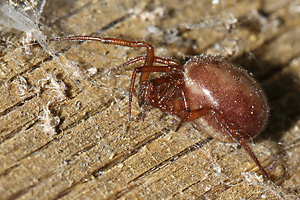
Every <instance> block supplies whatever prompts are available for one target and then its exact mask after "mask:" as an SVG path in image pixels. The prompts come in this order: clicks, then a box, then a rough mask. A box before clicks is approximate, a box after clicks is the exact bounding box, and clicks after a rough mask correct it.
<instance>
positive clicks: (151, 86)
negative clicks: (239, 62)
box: [51, 36, 269, 179]
mask: <svg viewBox="0 0 300 200" xmlns="http://www.w3.org/2000/svg"><path fill="white" fill-rule="evenodd" d="M60 40H93V41H99V42H101V43H105V44H113V45H119V46H128V47H138V48H140V47H145V48H147V54H146V55H145V56H138V57H135V58H133V59H130V60H128V61H127V62H125V63H123V64H122V65H120V66H117V67H115V68H113V70H118V69H120V68H122V67H125V66H127V65H130V64H133V63H136V62H138V61H142V60H144V61H145V62H144V65H143V66H142V67H136V68H135V69H134V71H133V74H132V79H131V86H130V93H129V120H130V119H131V104H132V95H133V89H134V83H135V80H136V75H137V73H140V74H141V75H140V90H139V93H138V102H139V105H140V107H144V111H143V117H144V116H145V113H146V110H147V107H148V106H149V105H150V106H152V107H155V108H159V109H160V110H161V111H163V112H169V113H170V114H172V115H176V116H177V117H179V118H180V120H181V122H180V124H179V126H178V127H177V129H176V130H178V129H179V127H180V126H181V124H182V123H183V122H187V121H194V123H195V124H196V125H197V126H199V127H200V128H201V129H203V130H205V131H206V132H207V133H209V134H210V135H212V136H214V137H216V138H218V139H221V140H223V141H233V140H235V141H236V142H238V143H239V144H240V145H242V146H243V147H244V148H245V149H246V151H247V152H248V153H249V154H250V156H251V157H252V159H253V160H254V161H255V163H256V164H257V166H258V167H259V168H260V170H261V172H262V174H263V175H264V176H265V177H266V178H267V179H269V176H268V174H267V172H266V171H265V170H264V168H263V167H262V165H261V164H260V162H259V160H258V159H257V157H256V156H255V155H254V153H253V152H252V150H251V149H250V148H249V146H248V145H247V143H246V139H251V138H253V137H255V136H257V135H258V134H260V133H261V132H262V131H263V129H264V128H265V126H266V123H267V119H268V104H267V100H266V98H265V94H264V92H263V90H262V89H261V87H260V86H259V85H258V84H257V82H256V81H255V80H254V78H253V77H252V76H250V75H249V74H248V73H247V72H246V71H245V70H243V69H241V68H240V67H237V66H235V65H234V64H232V63H231V62H229V61H226V60H224V59H223V58H220V57H217V56H212V55H200V56H195V57H193V58H191V59H190V60H189V61H188V62H187V63H186V64H185V65H184V66H183V67H182V66H181V65H180V64H179V63H178V62H176V61H174V60H171V59H165V58H161V57H156V56H154V48H153V46H152V45H151V44H149V43H147V42H144V41H137V42H133V41H127V40H121V39H115V38H102V37H92V36H73V37H57V38H53V39H51V41H60ZM158 64H159V65H158ZM151 72H168V73H166V74H165V75H163V76H161V77H159V78H155V79H151V80H149V79H150V78H149V76H150V73H151Z"/></svg>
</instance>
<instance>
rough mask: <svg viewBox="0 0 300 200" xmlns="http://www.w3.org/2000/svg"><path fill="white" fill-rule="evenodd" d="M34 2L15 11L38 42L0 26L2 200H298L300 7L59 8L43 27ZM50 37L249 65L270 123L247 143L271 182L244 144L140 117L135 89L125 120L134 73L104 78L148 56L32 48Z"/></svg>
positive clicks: (281, 0)
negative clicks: (119, 42)
mask: <svg viewBox="0 0 300 200" xmlns="http://www.w3.org/2000/svg"><path fill="white" fill-rule="evenodd" d="M10 2H12V1H10ZM17 2H19V1H17ZM32 2H35V1H32ZM213 2H215V4H213ZM25 4H26V1H25ZM26 5H27V4H26ZM19 6H20V5H19ZM27 6H28V5H27ZM32 6H33V7H30V6H29V7H26V6H23V7H22V8H20V7H15V8H14V9H15V10H16V11H17V12H18V13H20V14H21V15H20V16H17V17H18V18H22V17H23V18H25V19H26V18H28V17H29V18H30V19H31V20H32V23H33V24H34V23H36V22H38V21H39V22H40V24H39V25H40V30H41V31H42V32H41V33H38V34H37V32H36V31H38V26H36V27H35V26H33V27H35V28H33V30H31V29H28V30H25V31H24V30H22V29H21V28H22V27H23V28H24V26H23V25H22V23H23V22H21V20H19V21H20V24H18V25H16V26H12V24H10V25H6V26H4V25H3V26H0V28H1V37H2V38H1V54H0V55H1V58H0V69H1V70H0V78H1V80H0V83H1V85H0V97H1V102H0V199H297V198H300V195H299V193H300V167H299V163H300V130H299V125H300V121H299V117H300V115H299V114H300V37H299V35H300V10H299V7H300V3H299V1H297V0H294V1H287V0H277V1H273V0H264V1H262V0H261V1H259V0H254V1H250V0H249V1H234V0H228V1H220V2H218V1H196V0H195V1H192V0H185V1H180V0H173V1H170V0H157V1H150V0H139V1H137V0H136V1H132V0H111V1H101V0H83V1H82V0H80V1H75V0H65V1H61V0H51V1H50V0H49V1H47V2H46V5H45V7H44V9H43V12H42V13H41V16H42V18H39V17H37V18H36V19H37V21H34V18H31V17H32V16H35V15H34V12H30V11H32V8H34V9H33V10H35V11H38V9H39V6H40V4H38V5H34V4H32ZM2 7H3V5H2ZM25 8H29V9H27V10H26V9H25ZM22 9H23V11H24V10H26V12H27V14H28V15H26V14H25V11H24V12H21V11H22ZM30 9H31V10H30ZM35 13H37V12H35ZM6 17H8V16H6ZM0 18H1V21H2V23H3V20H4V19H5V16H4V15H0ZM8 18H9V17H8ZM24 23H25V22H24ZM29 24H30V23H29ZM26 27H30V26H28V25H26V26H25V28H26ZM13 28H14V29H13ZM18 29H19V30H18ZM30 32H31V33H36V35H35V34H32V35H30V34H29V33H30ZM42 33H43V34H45V35H46V36H47V37H48V38H50V37H53V36H62V35H63V36H67V35H82V34H85V35H100V36H110V37H116V38H122V39H128V40H146V41H148V42H150V43H151V44H153V45H154V46H155V51H156V55H159V56H162V57H173V58H174V59H177V60H178V61H180V62H184V61H186V60H187V59H188V58H189V56H192V55H198V54H201V53H218V54H220V55H222V56H225V57H226V58H227V59H229V60H232V61H233V62H235V63H237V64H240V65H243V66H244V67H245V68H246V69H247V70H249V71H250V72H251V73H253V75H254V77H255V78H257V80H258V81H259V82H260V83H261V85H262V87H263V88H264V90H265V92H266V94H267V96H268V100H269V102H270V108H271V110H270V121H269V125H268V128H267V129H266V131H265V132H264V133H263V134H262V135H260V136H259V137H257V138H256V139H254V140H253V141H252V142H251V141H250V142H249V145H250V147H251V148H252V150H253V151H254V152H255V154H256V155H257V156H258V158H259V160H260V161H261V163H262V164H263V166H264V167H265V168H266V169H267V170H268V172H269V173H270V174H271V177H272V180H273V182H274V183H271V182H266V181H264V180H263V179H262V177H261V176H260V171H259V169H258V168H257V166H256V165H255V164H254V163H253V161H252V160H251V158H250V157H249V156H248V154H247V153H246V151H245V150H244V149H243V148H240V147H238V145H236V144H226V143H222V142H219V141H218V140H217V139H215V138H211V137H210V136H209V135H207V134H205V133H204V132H202V131H201V130H198V129H197V128H196V127H194V125H193V124H192V123H185V124H184V125H183V126H182V127H181V128H180V130H179V131H177V132H175V131H174V130H175V128H176V125H177V123H178V119H176V118H175V117H173V116H170V115H169V114H163V113H161V112H160V111H159V110H158V109H152V110H151V111H149V112H148V113H147V117H146V119H145V120H144V121H142V120H140V117H141V112H142V110H141V109H140V108H139V107H138V104H137V99H136V91H135V97H134V103H133V117H135V120H134V121H133V122H131V123H130V124H128V122H127V120H128V116H127V113H128V89H129V84H130V79H131V73H132V67H128V68H126V69H122V70H120V71H118V72H116V73H113V74H110V75H108V74H107V73H108V71H109V69H112V68H113V67H114V66H116V65H119V64H121V63H123V62H124V61H126V60H127V59H129V58H132V57H134V56H137V55H140V54H143V53H145V51H144V49H131V48H127V47H115V46H111V45H101V44H99V43H96V42H51V43H43V44H45V45H44V47H42V46H41V45H30V46H28V45H26V44H28V43H30V42H32V41H34V40H35V39H38V38H37V35H40V34H42ZM26 39H27V40H28V41H26ZM40 41H42V40H40ZM49 48H51V49H52V50H50V49H49ZM51 51H52V52H51ZM50 54H52V56H51V55H50Z"/></svg>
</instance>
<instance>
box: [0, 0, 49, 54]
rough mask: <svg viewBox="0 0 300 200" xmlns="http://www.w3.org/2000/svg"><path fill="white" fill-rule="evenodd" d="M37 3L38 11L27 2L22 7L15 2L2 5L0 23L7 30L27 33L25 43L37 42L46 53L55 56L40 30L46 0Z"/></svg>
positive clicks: (0, 6) (0, 7) (0, 4)
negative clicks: (11, 29) (12, 29)
mask: <svg viewBox="0 0 300 200" xmlns="http://www.w3.org/2000/svg"><path fill="white" fill-rule="evenodd" d="M35 2H36V6H39V8H38V9H36V8H35V7H33V6H34V5H32V4H29V3H27V4H26V2H25V3H24V4H25V6H20V5H19V4H17V3H13V2H10V4H8V3H6V2H4V3H0V23H1V24H2V25H4V26H5V27H7V28H14V29H17V30H19V31H23V32H25V33H26V36H27V38H26V39H25V42H30V41H31V40H35V41H37V42H38V43H39V44H40V45H41V46H42V47H43V49H44V50H45V51H46V52H48V53H49V54H51V56H54V54H53V53H52V50H51V49H50V48H49V46H48V45H47V43H46V36H45V35H44V34H43V33H42V32H41V31H40V29H39V20H40V17H41V14H42V12H43V8H44V5H45V3H46V0H42V1H40V2H41V3H40V4H38V3H37V1H35Z"/></svg>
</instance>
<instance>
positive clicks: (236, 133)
mask: <svg viewBox="0 0 300 200" xmlns="http://www.w3.org/2000/svg"><path fill="white" fill-rule="evenodd" d="M190 112H191V113H190V115H189V117H188V118H185V119H183V120H185V121H193V120H195V119H198V118H199V117H202V116H204V115H207V114H208V113H212V114H213V115H214V116H215V118H216V120H217V121H218V123H220V124H221V125H222V126H223V127H224V128H225V129H226V132H227V134H228V135H230V136H231V137H232V138H233V139H234V140H235V141H236V142H238V143H239V144H240V145H242V146H243V147H244V148H245V150H246V151H247V152H248V154H249V155H250V156H251V158H252V160H253V161H254V162H255V163H256V165H257V166H258V167H259V169H260V171H261V172H262V173H263V175H264V177H265V178H266V179H268V180H269V179H270V178H269V175H268V173H267V172H266V171H265V169H264V168H263V167H262V166H261V164H260V162H259V160H258V159H257V157H256V156H255V154H254V153H253V152H252V150H251V149H250V147H249V146H248V145H247V143H246V140H245V139H244V137H243V136H242V135H243V134H245V133H244V132H243V131H241V130H236V129H234V128H233V127H232V126H231V125H230V123H229V122H228V121H227V120H226V119H225V118H224V117H223V115H222V114H221V113H220V112H219V111H217V110H216V109H214V108H212V107H204V108H200V109H198V110H193V111H190Z"/></svg>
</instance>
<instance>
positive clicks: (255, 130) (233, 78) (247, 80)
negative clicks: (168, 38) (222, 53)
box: [184, 55, 268, 141]
mask: <svg viewBox="0 0 300 200" xmlns="http://www.w3.org/2000/svg"><path fill="white" fill-rule="evenodd" d="M184 70H185V72H184V79H185V92H186V96H187V99H188V102H189V107H190V109H191V110H192V111H193V110H197V109H200V108H203V107H213V108H214V109H215V110H218V111H219V113H220V114H221V115H222V117H223V118H224V119H225V120H226V121H227V122H228V123H229V124H230V126H231V127H233V128H234V129H235V130H237V131H239V130H241V131H242V132H243V133H242V134H243V135H242V136H243V137H244V138H245V139H248V138H253V137H255V136H256V135H258V134H259V133H261V132H262V130H263V129H264V128H265V126H266V123H267V119H268V104H267V100H266V97H265V94H264V92H263V91H262V89H261V87H260V86H259V85H258V84H257V82H256V81H255V80H254V78H253V77H252V76H250V75H249V74H248V73H247V72H246V71H245V70H243V69H241V68H239V67H237V66H235V65H233V64H232V63H230V62H228V61H226V60H223V59H222V58H218V57H215V56H209V55H201V56H197V57H194V58H192V59H191V60H189V61H188V62H187V63H186V64H185V66H184ZM194 123H196V124H197V125H198V126H199V127H200V128H201V129H203V130H204V131H206V132H207V133H208V134H211V135H212V136H213V137H217V138H224V139H222V140H225V141H232V140H231V137H230V136H229V135H230V133H228V132H226V130H225V129H224V127H222V124H221V123H220V122H218V120H217V118H216V117H215V116H214V115H213V113H212V112H211V113H209V114H207V115H205V116H203V117H200V118H199V119H196V120H195V121H194ZM220 134H221V135H222V137H219V136H220ZM223 136H225V137H223Z"/></svg>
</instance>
